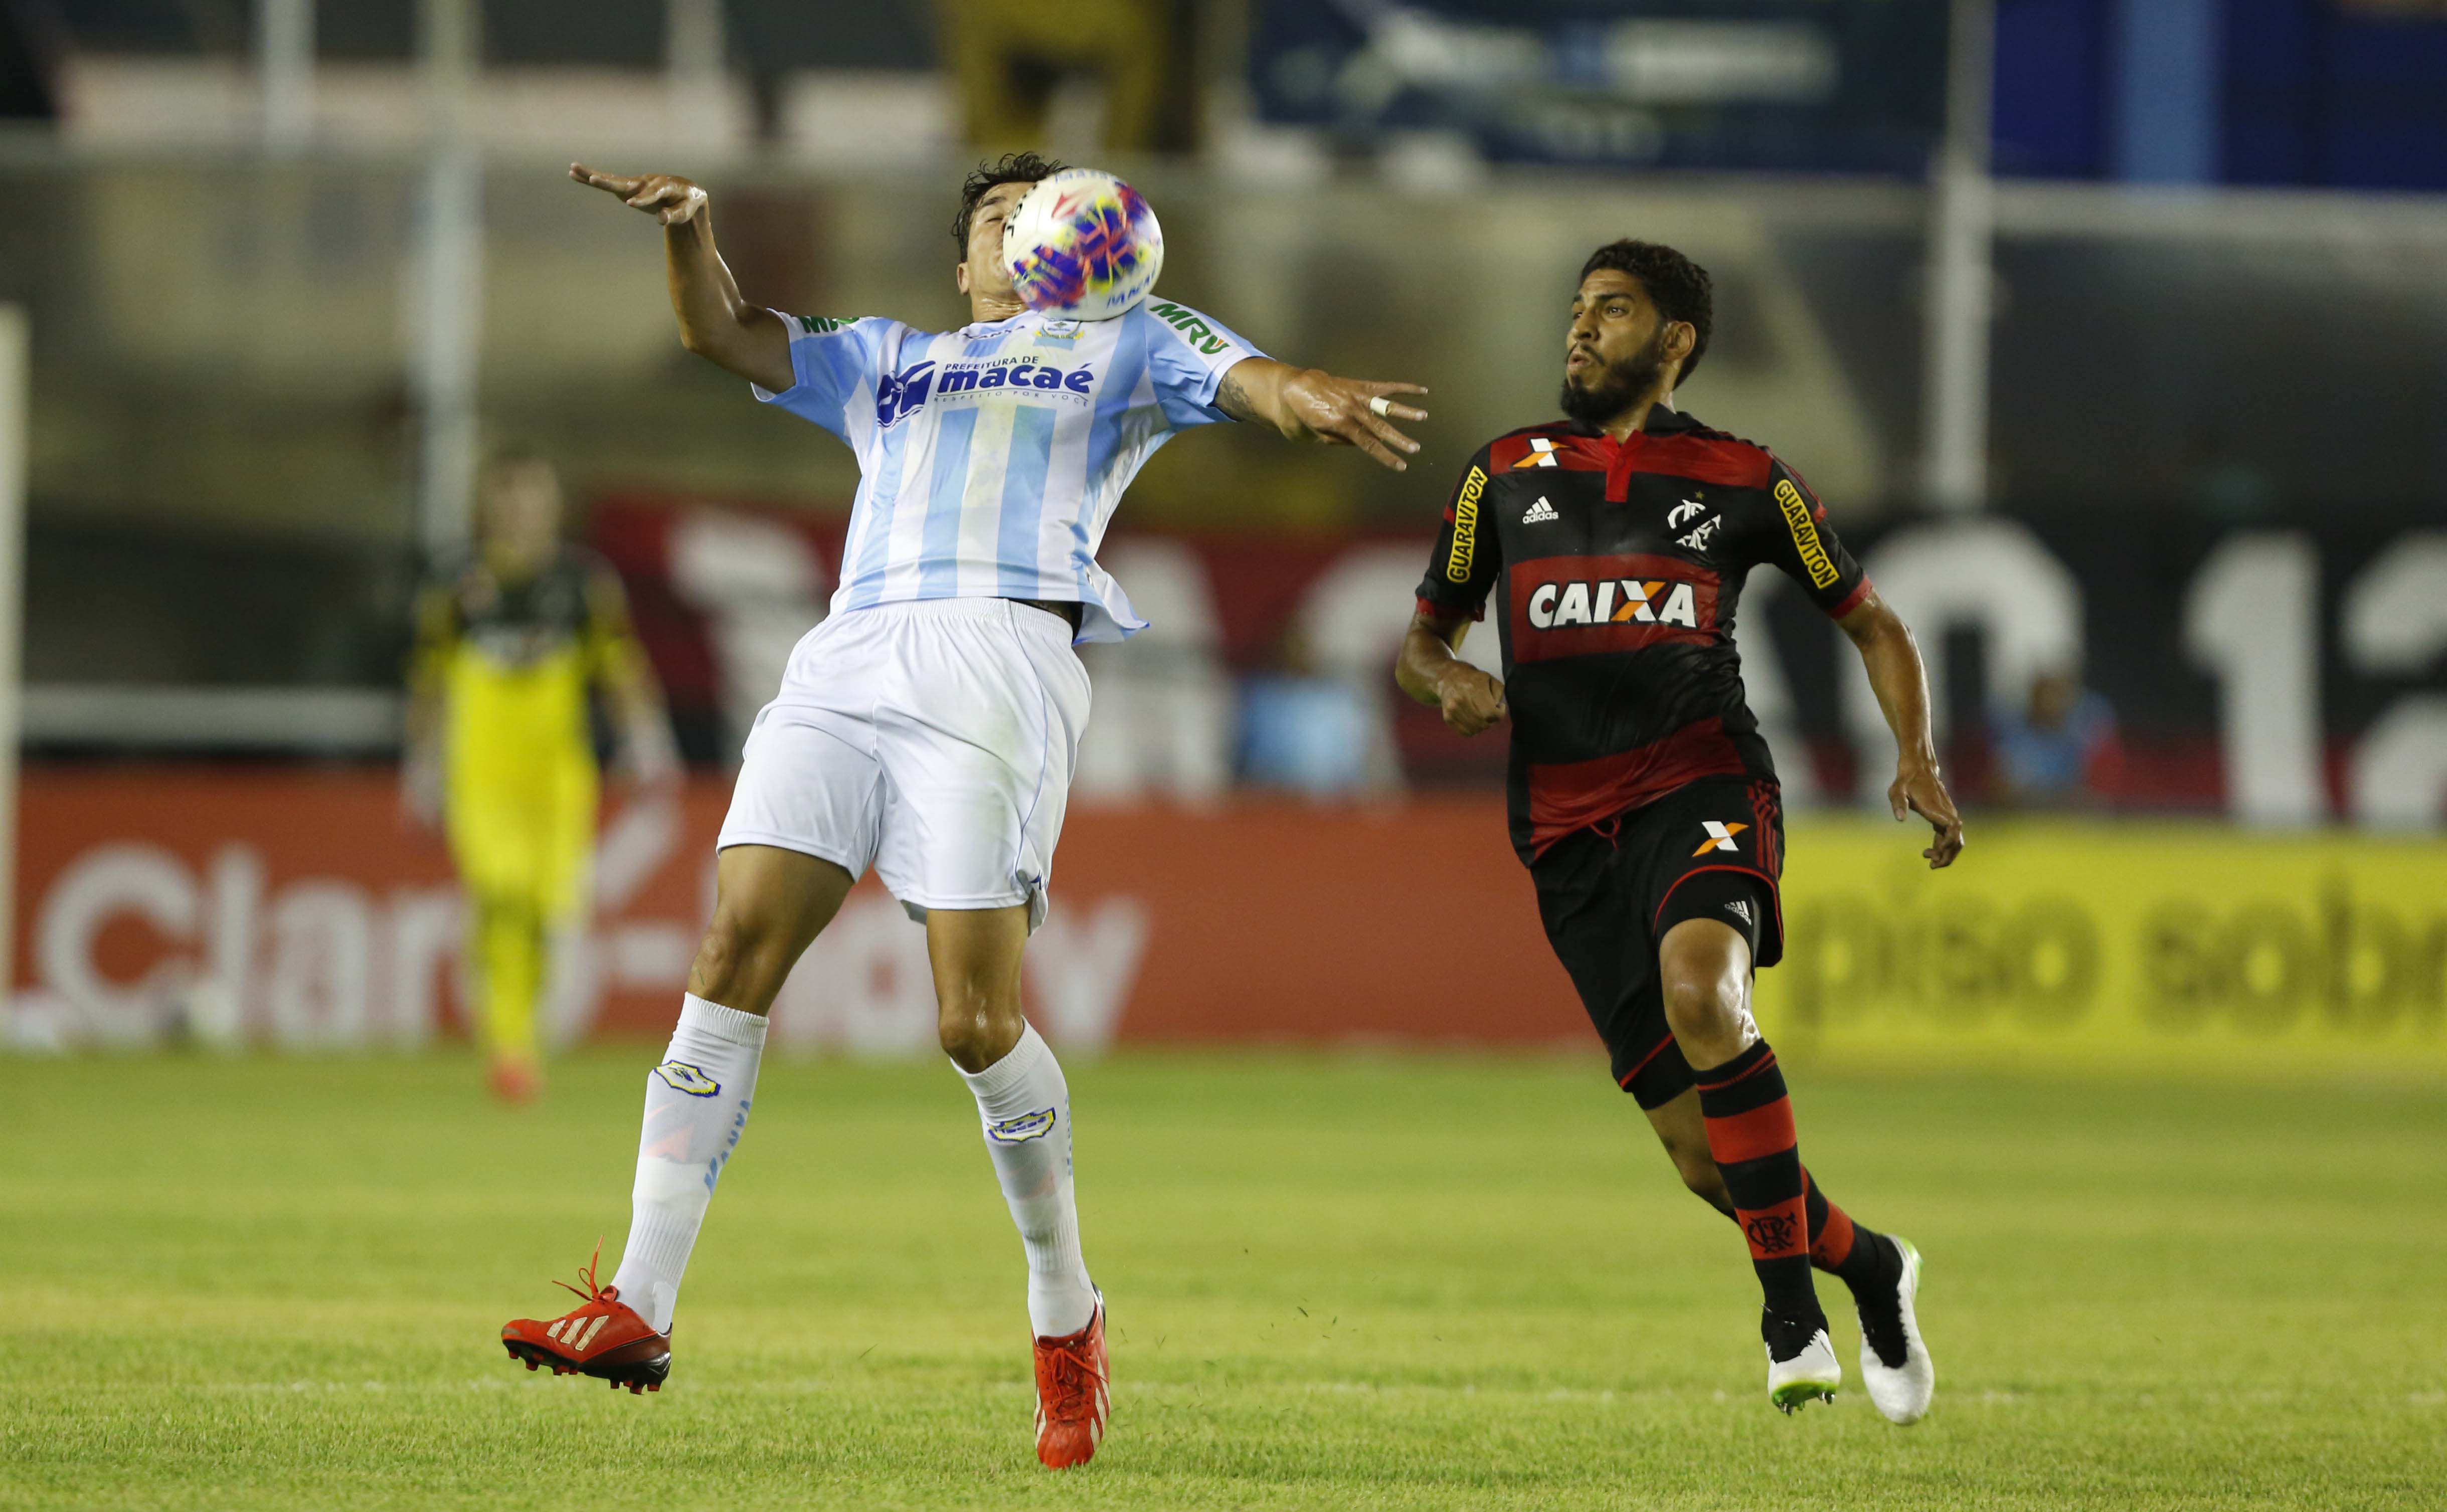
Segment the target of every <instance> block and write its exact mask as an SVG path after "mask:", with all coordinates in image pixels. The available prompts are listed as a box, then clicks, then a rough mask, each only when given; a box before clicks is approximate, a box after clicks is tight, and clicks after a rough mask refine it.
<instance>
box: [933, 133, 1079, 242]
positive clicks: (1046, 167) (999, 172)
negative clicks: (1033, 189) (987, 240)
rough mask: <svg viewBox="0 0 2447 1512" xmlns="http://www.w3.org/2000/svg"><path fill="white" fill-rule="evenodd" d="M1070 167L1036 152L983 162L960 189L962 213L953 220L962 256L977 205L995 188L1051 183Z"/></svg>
mask: <svg viewBox="0 0 2447 1512" xmlns="http://www.w3.org/2000/svg"><path fill="white" fill-rule="evenodd" d="M1070 166H1071V165H1070V164H1069V163H1067V162H1063V161H1058V160H1056V159H1053V158H1047V157H1042V156H1039V155H1038V154H1036V153H1034V152H1006V153H1004V154H1003V155H1002V156H1001V157H1000V158H998V159H996V161H993V162H981V163H978V164H977V171H976V172H974V173H972V174H970V175H969V177H968V179H967V180H966V181H965V182H963V183H962V184H961V185H960V213H959V214H958V215H957V216H954V217H952V240H953V241H954V242H956V243H958V246H959V249H960V255H962V256H964V257H965V256H967V255H968V252H969V222H970V221H972V220H975V219H976V218H977V201H978V200H980V199H983V198H985V197H986V191H987V190H989V189H992V188H994V187H995V186H996V184H1006V183H1035V182H1037V181H1038V180H1044V179H1051V178H1053V176H1054V175H1055V174H1057V173H1060V172H1061V171H1062V170H1064V169H1065V168H1068V167H1070Z"/></svg>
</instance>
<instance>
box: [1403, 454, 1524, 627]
mask: <svg viewBox="0 0 2447 1512" xmlns="http://www.w3.org/2000/svg"><path fill="white" fill-rule="evenodd" d="M1487 453H1488V448H1486V447H1485V446H1481V447H1480V448H1479V449H1478V454H1477V455H1476V456H1474V457H1472V458H1470V465H1469V466H1468V467H1466V468H1464V469H1463V471H1462V475H1461V482H1458V483H1456V484H1454V485H1453V492H1452V499H1451V501H1450V502H1448V503H1447V504H1446V505H1445V520H1444V528H1443V529H1442V530H1440V531H1438V532H1437V533H1436V547H1435V551H1434V552H1433V553H1432V554H1431V555H1430V557H1429V558H1428V575H1427V576H1425V577H1423V578H1421V579H1419V613H1420V614H1427V615H1430V616H1432V617H1433V618H1436V619H1447V620H1451V619H1462V618H1470V619H1483V618H1485V617H1486V614H1487V595H1488V592H1489V590H1490V589H1492V588H1493V587H1494V586H1495V575H1496V574H1497V573H1498V572H1499V571H1501V570H1502V568H1503V565H1504V563H1503V560H1502V556H1503V554H1502V552H1501V550H1500V549H1499V543H1498V541H1497V539H1496V535H1495V527H1494V523H1493V521H1491V520H1489V519H1488V518H1487V516H1486V513H1485V510H1484V507H1483V506H1484V505H1485V503H1486V501H1487V480H1488V470H1487Z"/></svg>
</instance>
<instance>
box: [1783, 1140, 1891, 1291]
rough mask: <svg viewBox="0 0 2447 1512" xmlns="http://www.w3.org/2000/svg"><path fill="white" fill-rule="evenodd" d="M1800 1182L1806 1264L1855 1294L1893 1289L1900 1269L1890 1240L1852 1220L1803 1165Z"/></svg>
mask: <svg viewBox="0 0 2447 1512" xmlns="http://www.w3.org/2000/svg"><path fill="white" fill-rule="evenodd" d="M1801 1185H1802V1199H1803V1207H1804V1211H1805V1212H1806V1213H1807V1214H1808V1215H1809V1218H1810V1263H1811V1264H1812V1266H1813V1267H1815V1268H1816V1269H1818V1270H1822V1271H1825V1272H1826V1273H1827V1274H1828V1275H1830V1276H1834V1277H1835V1278H1836V1279H1838V1280H1840V1281H1842V1282H1843V1283H1844V1284H1845V1285H1846V1286H1847V1287H1849V1288H1850V1289H1851V1292H1852V1295H1854V1296H1856V1297H1857V1296H1861V1295H1865V1294H1868V1295H1876V1294H1879V1293H1881V1292H1887V1291H1891V1290H1893V1288H1894V1284H1895V1277H1896V1275H1897V1273H1898V1271H1899V1269H1900V1258H1899V1257H1898V1256H1897V1255H1896V1253H1895V1247H1894V1244H1893V1242H1892V1241H1890V1240H1889V1239H1888V1238H1887V1237H1886V1236H1885V1235H1883V1234H1881V1233H1879V1232H1878V1231H1877V1230H1876V1229H1873V1228H1868V1227H1864V1226H1863V1225H1861V1224H1858V1223H1855V1222H1853V1221H1852V1219H1851V1218H1850V1217H1849V1215H1847V1214H1846V1213H1845V1211H1844V1210H1843V1209H1842V1208H1840V1207H1837V1206H1836V1205H1835V1204H1834V1203H1833V1202H1831V1201H1830V1200H1828V1197H1827V1194H1826V1193H1825V1192H1824V1191H1822V1190H1821V1189H1820V1188H1819V1185H1818V1179H1817V1178H1816V1177H1813V1176H1812V1175H1811V1174H1810V1169H1809V1167H1807V1166H1804V1167H1803V1168H1802V1171H1801Z"/></svg>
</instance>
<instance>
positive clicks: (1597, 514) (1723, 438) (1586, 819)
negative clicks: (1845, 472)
mask: <svg viewBox="0 0 2447 1512" xmlns="http://www.w3.org/2000/svg"><path fill="white" fill-rule="evenodd" d="M1763 564H1772V565H1774V566H1775V567H1778V568H1781V569H1782V570H1783V571H1784V572H1785V574H1786V575H1787V576H1791V577H1792V578H1793V581H1794V582H1796V583H1798V584H1800V585H1801V589H1802V591H1803V592H1804V593H1806V594H1808V595H1810V599H1811V601H1812V603H1814V604H1816V605H1817V606H1818V607H1819V608H1820V609H1821V610H1823V611H1825V612H1826V613H1827V614H1829V615H1830V616H1831V617H1832V616H1840V615H1843V614H1849V613H1850V612H1851V611H1852V609H1853V608H1854V607H1855V606H1856V605H1858V604H1859V603H1860V602H1861V601H1862V599H1864V598H1865V597H1867V596H1868V592H1869V584H1868V579H1867V578H1865V577H1864V576H1862V573H1861V568H1860V565H1859V564H1858V563H1857V562H1855V561H1853V559H1852V557H1851V554H1850V553H1849V552H1847V551H1846V550H1845V549H1844V545H1843V542H1841V541H1840V540H1838V539H1836V538H1835V533H1834V531H1833V530H1832V529H1831V527H1830V526H1829V525H1828V522H1827V510H1826V507H1825V506H1824V505H1822V504H1820V503H1819V501H1818V500H1817V498H1816V496H1814V495H1813V494H1812V493H1811V491H1810V487H1809V485H1808V484H1807V483H1805V482H1802V481H1801V478H1800V476H1799V475H1798V474H1796V473H1794V472H1793V469H1791V468H1790V467H1787V466H1786V465H1785V464H1784V463H1781V462H1779V461H1777V460H1776V458H1775V457H1774V454H1772V453H1770V452H1769V451H1768V449H1767V448H1766V447H1764V446H1758V445H1754V444H1751V443H1750V442H1747V441H1742V440H1740V439H1738V438H1736V437H1734V436H1729V435H1727V434H1725V433H1724V432H1723V431H1718V430H1711V429H1709V428H1708V427H1707V426H1705V425H1700V424H1699V423H1698V421H1696V420H1694V419H1692V418H1691V417H1690V416H1688V415H1683V414H1679V413H1677V412H1675V411H1673V410H1670V409H1666V408H1664V407H1662V406H1660V407H1658V408H1655V409H1652V410H1650V411H1649V417H1648V426H1647V428H1646V429H1645V430H1644V431H1636V432H1634V433H1633V434H1632V435H1631V436H1630V437H1629V438H1628V439H1626V440H1624V441H1622V442H1621V443H1618V442H1616V441H1615V440H1614V439H1613V438H1612V437H1611V436H1608V435H1606V434H1605V433H1604V432H1603V431H1602V430H1600V429H1598V428H1597V427H1595V426H1592V425H1583V424H1580V423H1578V422H1573V421H1562V420H1559V421H1555V422H1552V423H1550V424H1547V425H1531V426H1529V427H1527V428H1526V429H1523V430H1516V431H1513V432H1512V433H1511V434H1509V435H1507V436H1502V437H1499V438H1497V439H1496V440H1494V441H1492V442H1489V444H1487V445H1485V446H1483V447H1481V448H1480V449H1479V451H1478V453H1477V455H1475V456H1474V457H1472V458H1471V459H1470V465H1469V466H1468V467H1466V468H1464V469H1463V470H1462V476H1461V482H1460V483H1459V484H1458V485H1456V486H1455V488H1454V489H1453V496H1452V501H1451V503H1450V504H1449V505H1448V506H1447V508H1446V510H1445V520H1444V530H1443V532H1442V533H1441V534H1440V535H1439V536H1438V537H1437V539H1436V549H1435V555H1434V557H1433V558H1432V560H1431V561H1430V562H1429V564H1428V575H1427V577H1426V578H1425V579H1424V580H1423V581H1422V582H1421V583H1420V584H1419V609H1420V611H1421V612H1422V613H1423V614H1429V615H1431V616H1432V617H1434V618H1437V619H1444V620H1451V619H1460V618H1476V617H1484V614H1485V610H1486V605H1487V603H1488V601H1489V595H1493V597H1494V602H1495V606H1496V624H1497V628H1498V630H1499V632H1500V633H1501V634H1502V636H1503V650H1504V681H1505V690H1506V697H1507V702H1508V704H1509V705H1510V708H1511V724H1512V751H1511V764H1510V778H1509V787H1510V796H1511V810H1512V841H1513V844H1514V846H1515V847H1516V848H1517V849H1518V850H1519V851H1520V853H1521V856H1522V859H1523V860H1533V859H1535V858H1536V856H1537V855H1538V854H1539V853H1540V852H1542V851H1544V850H1545V849H1546V847H1547V846H1549V845H1551V844H1553V843H1554V842H1555V841H1558V840H1561V839H1562V838H1563V837H1565V835H1568V834H1570V833H1572V832H1573V831H1574V830H1577V829H1581V828H1583V827H1584V826H1586V825H1589V824H1594V823H1600V822H1603V821H1605V820H1607V819H1610V818H1612V817H1613V816H1615V815H1617V814H1620V813H1622V812H1624V811H1625V810H1627V809H1631V808H1636V807H1639V806H1640V805H1641V804H1643V803H1653V802H1655V801H1656V800H1657V799H1659V798H1661V797H1663V796H1664V795H1665V794H1667V793H1669V792H1672V791H1673V790H1674V789H1675V788H1677V787H1679V786H1681V785H1682V784H1685V783H1689V782H1693V781H1695V780H1697V779H1698V778H1702V777H1710V776H1716V775H1719V774H1726V775H1734V774H1738V775H1744V776H1749V777H1753V778H1761V779H1766V780H1769V781H1773V780H1774V777H1775V766H1774V762H1773V761H1772V760H1771V759H1770V758H1769V755H1768V748H1767V743H1766V742H1765V741H1764V740H1762V739H1760V738H1759V733H1758V721H1757V720H1756V719H1755V718H1753V717H1752V715H1751V710H1750V706H1749V704H1748V703H1747V702H1746V701H1745V700H1744V698H1743V696H1742V676H1741V657H1740V655H1739V654H1738V653H1737V652H1736V651H1735V649H1734V637H1733V631H1734V615H1735V611H1736V608H1737V607H1738V605H1739V603H1740V600H1741V593H1742V584H1743V582H1744V580H1745V579H1746V578H1747V577H1748V576H1749V574H1750V571H1751V569H1752V568H1753V567H1756V566H1760V565H1763Z"/></svg>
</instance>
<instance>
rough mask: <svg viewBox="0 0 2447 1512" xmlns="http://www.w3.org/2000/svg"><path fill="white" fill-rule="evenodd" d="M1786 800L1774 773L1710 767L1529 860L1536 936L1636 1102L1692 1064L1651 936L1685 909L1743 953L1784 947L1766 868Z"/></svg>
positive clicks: (1683, 1081) (1778, 854) (1776, 868)
mask: <svg viewBox="0 0 2447 1512" xmlns="http://www.w3.org/2000/svg"><path fill="white" fill-rule="evenodd" d="M1783 869H1784V805H1783V804H1782V803H1780V802H1779V801H1778V799H1777V795H1776V787H1775V784H1774V783H1771V782H1761V781H1758V780H1756V779H1753V778H1746V777H1708V778H1702V779H1700V780H1699V781H1698V782H1696V783H1693V784H1690V785H1688V786H1685V787H1678V788H1676V789H1675V790H1674V791H1673V792H1670V793H1668V794H1666V795H1665V796H1664V797H1663V798H1660V799H1658V800H1657V801H1656V802H1654V803H1647V804H1644V805H1642V806H1641V807H1639V808H1635V809H1631V810H1629V811H1627V812H1625V813H1622V814H1618V815H1616V816H1615V817H1614V818H1613V819H1612V820H1610V821H1608V822H1605V823H1603V824H1600V825H1596V826H1593V827H1591V828H1589V829H1584V830H1578V831H1575V832H1574V833H1572V834H1570V835H1566V836H1565V837H1564V838H1563V839H1562V840H1559V841H1556V842H1555V843H1554V844H1553V845H1551V846H1549V847H1548V848H1547V850H1546V854H1545V855H1543V856H1540V857H1539V858H1538V859H1537V860H1535V861H1532V862H1531V863H1530V865H1529V877H1530V879H1531V880H1532V881H1533V882H1535V883H1536V884H1537V888H1538V917H1540V918H1541V919H1543V920H1544V921H1545V922H1546V940H1547V942H1548V943H1549V944H1551V945H1553V946H1554V947H1555V955H1556V957H1557V958H1558V959H1560V960H1561V961H1562V962H1563V963H1564V970H1565V971H1566V972H1568V973H1571V977H1572V985H1573V986H1574V987H1575V988H1577V989H1579V990H1580V994H1581V1006H1582V1007H1584V1008H1585V1009H1587V1010H1588V1012H1589V1022H1590V1023H1592V1024H1594V1025H1596V1026H1597V1030H1598V1037H1599V1038H1600V1039H1603V1040H1604V1041H1605V1045H1606V1049H1607V1050H1608V1052H1609V1053H1610V1054H1611V1055H1612V1056H1613V1061H1614V1079H1615V1082H1616V1085H1618V1086H1620V1087H1622V1089H1623V1090H1624V1091H1626V1092H1629V1093H1630V1094H1631V1095H1632V1096H1633V1097H1635V1098H1637V1099H1638V1100H1639V1102H1640V1106H1641V1107H1658V1106H1662V1105H1663V1104H1665V1103H1668V1102H1671V1101H1672V1100H1673V1099H1674V1098H1676V1097H1678V1096H1679V1095H1680V1094H1681V1092H1682V1091H1683V1090H1684V1089H1685V1088H1686V1087H1690V1085H1691V1066H1690V1063H1689V1062H1687V1061H1685V1060H1684V1059H1683V1058H1682V1051H1681V1049H1679V1048H1678V1047H1677V1046H1676V1045H1675V1043H1674V1034H1673V1031H1672V1030H1669V1029H1668V1028H1667V1027H1666V1023H1665V999H1664V995H1663V994H1662V993H1661V992H1660V991H1659V987H1658V969H1657V942H1658V941H1660V940H1661V939H1663V938H1664V937H1665V932H1666V931H1667V930H1670V929H1672V928H1673V927H1674V926H1675V925H1677V924H1679V923H1681V922H1682V921H1683V920H1684V919H1689V918H1713V919H1717V920H1719V921H1721V922H1723V923H1726V924H1730V925H1732V926H1733V927H1734V928H1736V929H1737V930H1740V931H1741V932H1742V934H1743V936H1745V937H1746V938H1748V939H1749V941H1750V946H1751V964H1752V965H1753V966H1754V967H1760V966H1774V964H1775V963H1776V962H1777V961H1778V960H1779V959H1781V958H1782V957H1783V955H1784V915H1783V912H1782V905H1781V903H1780V902H1779V900H1778V898H1777V896H1776V879H1777V878H1778V877H1779V876H1780V875H1782V873H1783Z"/></svg>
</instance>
